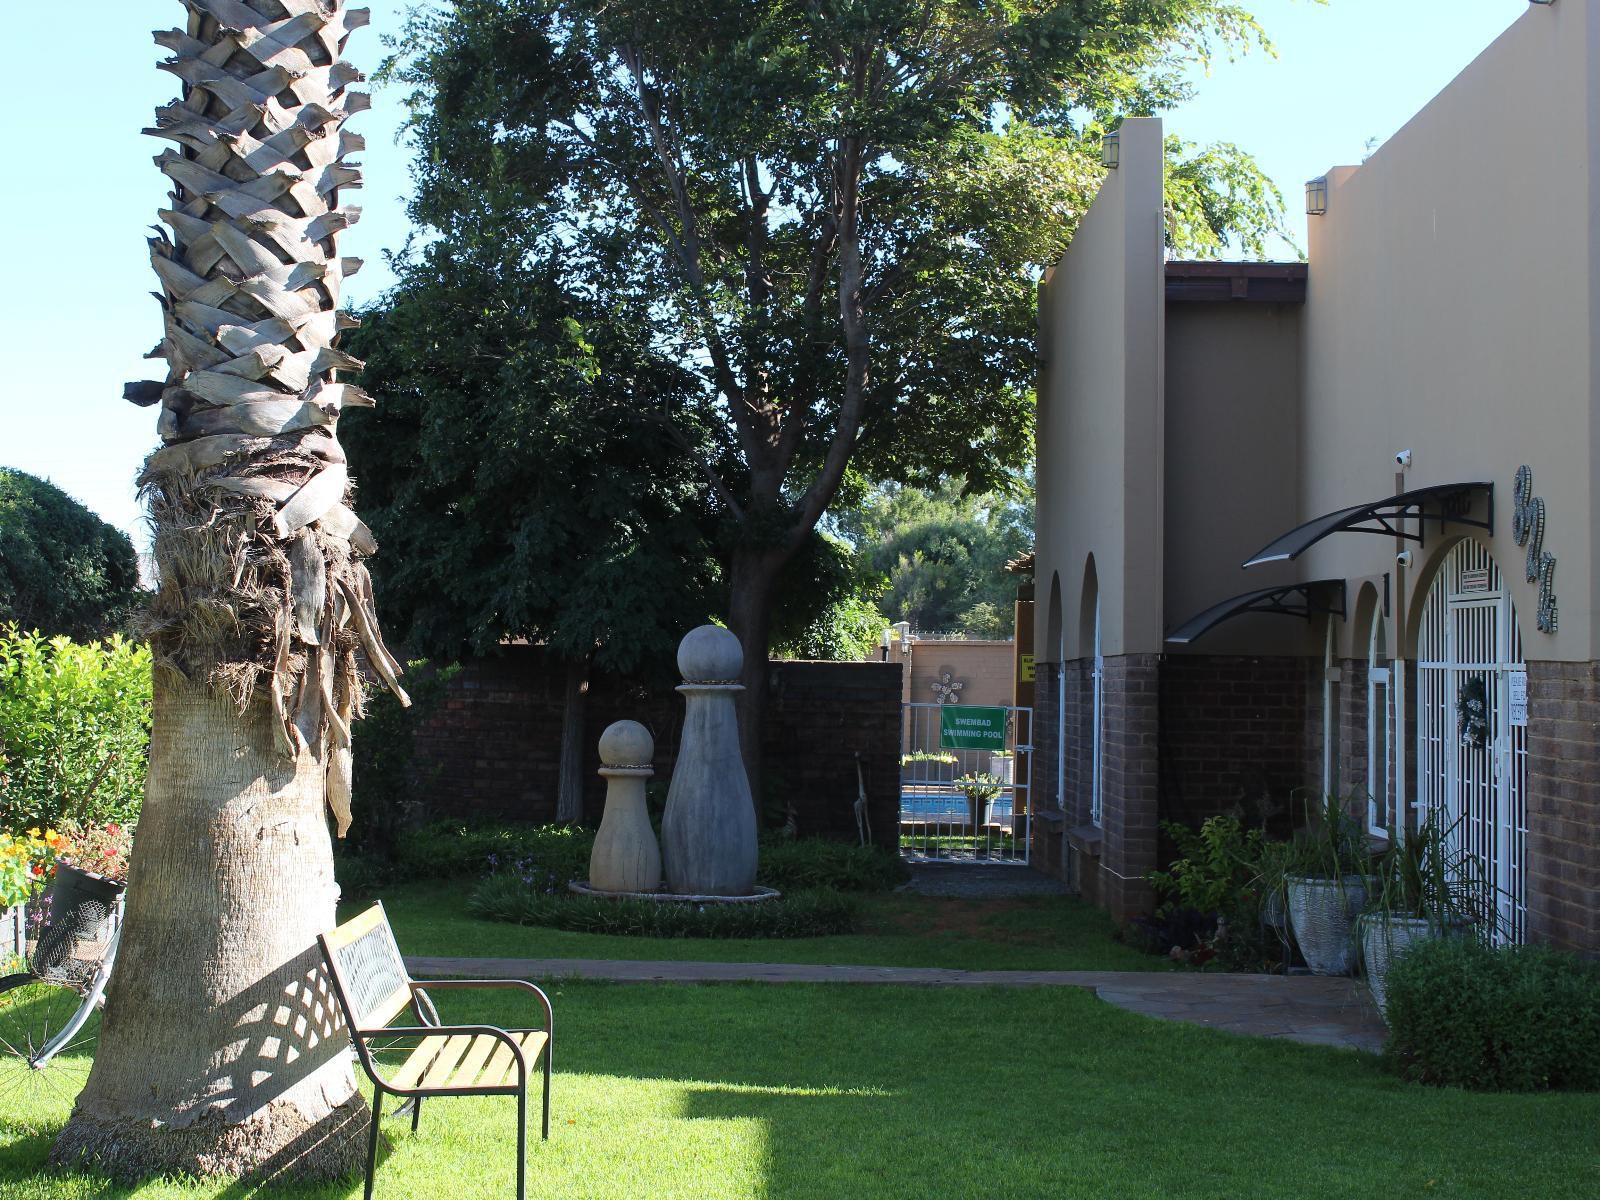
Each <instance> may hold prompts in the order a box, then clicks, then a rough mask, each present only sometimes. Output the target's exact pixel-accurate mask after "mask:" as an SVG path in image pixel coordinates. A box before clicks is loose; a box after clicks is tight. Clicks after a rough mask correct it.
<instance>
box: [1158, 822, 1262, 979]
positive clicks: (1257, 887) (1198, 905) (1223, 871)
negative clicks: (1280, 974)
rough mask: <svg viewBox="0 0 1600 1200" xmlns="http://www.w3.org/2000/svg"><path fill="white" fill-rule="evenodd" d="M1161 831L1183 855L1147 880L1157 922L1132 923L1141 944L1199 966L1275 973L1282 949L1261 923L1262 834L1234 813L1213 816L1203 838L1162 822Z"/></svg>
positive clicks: (1200, 833)
mask: <svg viewBox="0 0 1600 1200" xmlns="http://www.w3.org/2000/svg"><path fill="white" fill-rule="evenodd" d="M1161 831H1162V832H1163V833H1164V834H1166V835H1167V837H1169V838H1171V839H1172V842H1173V845H1174V846H1175V847H1176V848H1177V852H1178V857H1177V858H1176V859H1174V860H1173V862H1172V865H1171V866H1169V867H1168V868H1167V869H1166V870H1165V871H1152V872H1150V874H1149V875H1148V876H1147V878H1148V879H1149V881H1150V883H1151V885H1152V887H1154V889H1155V893H1156V897H1157V900H1158V905H1157V908H1156V911H1155V914H1154V915H1153V916H1152V917H1146V918H1139V919H1138V920H1136V921H1135V922H1134V924H1135V926H1136V927H1137V940H1138V941H1140V942H1143V943H1145V944H1148V945H1149V946H1150V947H1151V948H1153V949H1154V950H1155V951H1156V952H1157V953H1161V954H1167V955H1169V956H1171V957H1173V958H1175V959H1177V960H1179V961H1182V962H1187V963H1191V964H1193V965H1196V966H1200V965H1204V964H1206V963H1213V962H1214V963H1215V964H1216V965H1217V966H1220V967H1222V968H1224V969H1226V970H1230V971H1259V970H1261V969H1263V968H1264V967H1271V966H1272V965H1273V964H1274V963H1275V962H1276V961H1277V959H1278V953H1277V952H1278V947H1277V946H1276V945H1275V944H1274V942H1275V939H1273V938H1271V937H1269V936H1268V935H1267V933H1266V931H1265V930H1264V929H1263V927H1262V923H1261V896H1262V882H1261V875H1262V868H1263V856H1264V854H1265V853H1266V851H1265V847H1266V846H1267V842H1266V841H1265V838H1264V836H1263V834H1262V831H1261V830H1259V829H1248V828H1246V827H1245V826H1244V824H1243V822H1241V821H1240V820H1239V818H1238V817H1235V816H1231V815H1223V816H1214V817H1208V818H1207V819H1206V821H1205V822H1204V823H1203V824H1202V825H1201V826H1200V829H1199V831H1198V832H1196V831H1194V830H1191V829H1189V828H1187V827H1186V826H1183V825H1178V824H1175V823H1173V822H1170V821H1163V822H1162V823H1161Z"/></svg>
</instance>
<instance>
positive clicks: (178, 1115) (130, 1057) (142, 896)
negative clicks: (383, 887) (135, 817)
mask: <svg viewBox="0 0 1600 1200" xmlns="http://www.w3.org/2000/svg"><path fill="white" fill-rule="evenodd" d="M322 772H323V765H322V764H321V763H320V762H319V761H318V760H317V758H316V757H315V756H313V755H310V754H302V755H300V756H299V757H297V758H294V759H290V758H286V757H284V756H283V755H282V754H280V753H279V752H278V750H277V748H276V746H275V744H274V739H273V736H272V719H271V713H270V711H269V707H268V705H267V704H266V703H265V701H264V700H261V699H257V700H256V701H255V702H254V703H253V704H252V705H251V706H250V707H249V708H248V709H247V710H246V711H245V712H244V713H242V714H241V713H239V712H238V711H237V709H236V708H235V706H234V704H233V702H232V701H231V700H229V699H227V698H224V697H219V696H217V695H216V694H215V693H214V692H213V691H212V690H211V689H210V688H208V687H206V686H204V685H200V686H195V685H191V684H188V683H186V682H185V681H183V680H181V679H178V678H175V677H173V676H172V675H171V674H170V673H165V672H164V673H162V674H161V675H160V676H158V679H157V686H156V692H155V726H154V732H153V735H152V740H151V746H150V779H149V785H148V790H147V793H146V798H145V804H144V810H143V813H142V815H141V817H140V821H139V833H138V841H139V846H138V853H137V854H136V855H135V857H134V861H133V868H132V878H131V879H130V880H129V887H128V911H127V918H126V922H125V924H124V927H123V939H122V949H121V953H120V955H119V956H118V959H117V966H116V970H115V971H114V972H113V974H112V978H111V987H110V993H109V995H108V997H107V1002H106V1009H105V1017H104V1020H103V1022H102V1025H101V1032H100V1052H99V1054H98V1055H97V1056H96V1058H95V1063H94V1069H93V1071H92V1073H91V1075H90V1078H89V1083H88V1086H87V1087H86V1088H85V1089H84V1092H83V1094H82V1096H80V1097H79V1099H78V1103H77V1106H76V1108H75V1109H74V1111H73V1114H72V1120H71V1121H70V1123H69V1124H68V1125H67V1127H66V1129H65V1130H64V1131H63V1133H62V1134H61V1136H60V1138H59V1139H58V1140H57V1142H56V1146H55V1151H54V1157H55V1158H56V1159H57V1160H58V1161H65V1162H71V1161H76V1160H79V1159H82V1158H85V1157H87V1158H90V1159H92V1160H94V1161H95V1162H96V1164H97V1165H98V1166H99V1167H100V1168H101V1169H103V1170H107V1171H109V1172H111V1173H113V1174H115V1175H117V1176H120V1177H125V1178H133V1177H143V1176H149V1175H155V1174H166V1173H171V1172H181V1173H185V1174H194V1175H214V1174H221V1175H252V1176H256V1177H273V1178H276V1177H298V1176H307V1175H310V1176H322V1177H328V1176H333V1175H338V1174H342V1173H345V1172H347V1171H348V1170H350V1168H351V1167H352V1166H353V1165H355V1164H357V1163H359V1161H360V1153H361V1146H362V1142H363V1138H364V1132H365V1129H366V1125H367V1121H366V1107H365V1104H364V1102H363V1101H362V1098H361V1097H360V1096H359V1095H358V1094H357V1093H356V1089H355V1081H354V1076H353V1074H352V1071H351V1064H350V1059H349V1049H348V1039H347V1037H346V1034H345V1031H344V1029H343V1027H342V1026H341V1025H340V1024H339V1023H338V1022H337V1020H336V1017H335V1006H334V1005H333V1004H332V1003H331V997H330V994H329V992H328V991H327V987H326V984H325V982H324V981H323V979H322V972H321V965H320V960H319V958H318V955H317V952H316V948H315V947H316V935H317V934H318V933H319V932H322V931H323V930H325V929H327V928H329V927H330V926H331V925H332V924H333V923H334V901H335V898H336V896H337V889H336V887H335V885H334V880H333V862H332V857H331V849H330V844H329V834H328V823H327V820H326V817H325V809H324V806H323V796H322Z"/></svg>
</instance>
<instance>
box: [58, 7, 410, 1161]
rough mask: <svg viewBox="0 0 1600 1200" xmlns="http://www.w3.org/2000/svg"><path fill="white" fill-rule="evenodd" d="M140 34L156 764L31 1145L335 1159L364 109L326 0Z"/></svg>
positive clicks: (343, 1134) (374, 645) (345, 1135)
mask: <svg viewBox="0 0 1600 1200" xmlns="http://www.w3.org/2000/svg"><path fill="white" fill-rule="evenodd" d="M183 3H184V6H185V8H186V9H187V22H186V24H185V26H184V28H181V29H173V30H170V31H166V32H161V33H157V34H156V41H157V42H158V43H159V44H160V45H162V46H164V47H166V48H167V49H168V50H170V51H171V52H172V55H173V57H172V58H171V59H169V60H168V61H167V62H165V63H164V64H163V67H164V68H165V69H166V70H168V71H171V72H172V73H173V74H174V75H176V76H177V77H178V78H179V79H180V80H181V81H182V83H183V89H182V98H181V99H180V100H178V101H176V102H174V103H173V104H171V105H168V106H166V107H164V108H162V109H159V110H158V111H157V114H156V124H155V126H154V128H152V129H150V130H147V131H146V132H148V133H151V134H153V135H155V136H157V137H160V138H163V139H165V140H167V141H170V142H172V143H175V147H176V148H175V149H174V148H169V149H167V150H165V151H163V152H162V154H161V155H160V156H159V157H158V158H157V160H156V162H157V164H158V165H159V167H160V169H161V170H162V171H163V172H164V173H165V174H166V175H167V177H168V178H169V179H170V180H171V181H172V185H173V192H172V202H171V206H170V207H169V208H167V209H164V210H162V212H161V220H162V221H163V222H164V224H165V226H166V229H165V230H164V231H161V232H158V234H157V235H156V237H155V238H154V239H153V240H152V241H151V244H150V246H151V262H152V264H153V265H154V267H155V270H156V273H157V275H158V276H159V277H160V279H161V285H162V307H163V315H164V334H163V337H162V340H161V343H160V345H159V346H158V347H157V348H156V350H155V352H154V354H155V355H156V356H157V357H162V358H165V359H166V361H167V368H168V371H167V379H166V382H165V384H159V383H157V384H133V385H130V386H129V391H128V396H129V398H130V399H132V400H134V401H135V402H136V403H148V404H154V403H158V402H159V404H160V406H161V409H160V412H161V415H160V421H159V424H158V429H159V432H160V434H161V439H162V443H163V445H162V446H161V448H160V449H158V450H157V451H155V453H154V454H152V455H151V456H150V457H149V459H147V460H146V462H145V466H144V472H143V476H142V483H143V489H144V495H145V497H146V500H147V503H148V505H149V511H150V518H151V522H152V525H153V526H154V529H155V555H156V562H157V569H158V574H159V580H160V586H159V590H158V592H157V593H156V595H155V597H154V599H153V601H152V607H151V644H152V649H153V651H154V657H155V662H156V671H155V680H154V685H155V686H154V706H153V707H154V726H153V730H152V736H151V744H150V773H149V781H148V785H147V789H146V796H145V803H144V809H143V812H142V815H141V818H140V822H139V835H138V847H137V850H136V852H135V855H134V860H133V864H132V876H131V878H130V880H129V890H128V907H127V916H126V922H125V924H124V926H123V935H122V947H121V953H120V956H119V958H118V961H117V969H116V972H115V974H114V976H113V979H112V983H111V987H110V992H109V995H108V998H107V1006H106V1010H105V1018H104V1022H103V1025H102V1027H101V1035H100V1042H99V1050H98V1053H97V1054H96V1056H95V1062H94V1068H93V1070H92V1072H91V1074H90V1076H89V1081H88V1084H87V1086H86V1087H85V1088H84V1091H83V1093H82V1094H81V1095H80V1096H79V1097H78V1101H77V1104H76V1106H75V1107H74V1109H73V1113H72V1117H71V1119H70V1120H69V1121H68V1123H67V1125H66V1127H65V1128H64V1129H63V1130H62V1132H61V1135H60V1137H59V1138H58V1139H57V1141H56V1145H55V1149H54V1157H55V1158H56V1159H57V1160H58V1161H63V1162H73V1161H78V1160H81V1159H84V1158H88V1159H90V1160H93V1161H95V1162H97V1163H98V1164H99V1165H100V1166H101V1167H102V1168H104V1169H106V1170H109V1171H111V1172H112V1173H114V1174H117V1175H120V1176H142V1175H152V1174H163V1173H168V1172H183V1173H190V1174H228V1175H240V1174H242V1175H258V1176H259V1175H268V1176H275V1177H282V1176H293V1175H333V1174H342V1173H345V1172H346V1171H348V1170H349V1169H350V1168H351V1167H352V1166H354V1165H355V1164H357V1163H358V1162H359V1161H360V1152H361V1141H362V1136H361V1135H362V1134H363V1133H364V1131H365V1128H366V1109H365V1107H364V1105H363V1104H362V1103H361V1099H360V1097H359V1095H358V1094H357V1092H356V1089H355V1081H354V1078H353V1073H352V1070H351V1062H350V1057H349V1054H350V1052H349V1047H348V1041H347V1039H346V1037H345V1035H344V1031H343V1030H342V1029H340V1028H338V1027H337V1025H336V1023H335V1019H334V1017H333V1014H332V1011H331V1010H332V1006H331V1005H330V1004H329V1003H328V997H327V991H326V988H325V987H323V986H321V985H319V982H318V979H319V973H320V964H319V963H318V961H317V955H316V950H315V936H316V934H317V933H318V932H319V931H320V930H323V929H326V928H328V927H329V926H331V925H332V924H333V921H334V901H335V897H336V894H337V893H336V889H335V885H334V880H333V862H332V854H331V845H330V840H329V821H328V810H329V809H331V810H332V812H333V814H334V817H335V819H336V820H337V821H339V823H340V832H342V831H343V823H344V822H345V820H346V818H347V813H348V797H349V774H348V771H349V762H350V755H349V743H350V735H349V730H350V723H351V722H352V721H353V720H354V719H355V718H356V717H357V716H358V715H359V711H360V706H361V686H360V682H359V679H358V676H357V653H358V651H360V650H362V649H364V650H365V653H366V657H367V660H368V662H369V663H370V664H371V666H372V667H373V668H374V669H375V671H376V672H377V673H378V674H379V675H380V676H382V677H383V679H384V680H386V681H387V682H388V683H389V685H390V686H391V687H393V688H395V689H396V690H398V688H399V685H398V683H397V681H396V680H395V674H396V670H397V667H396V664H395V662H394V660H393V659H392V657H391V656H390V655H389V653H388V652H387V651H386V650H385V649H384V647H383V644H382V642H381V641H380V640H379V636H378V633H377V618H376V616H375V614H374V611H373V599H372V589H371V584H370V580H369V578H368V575H367V570H366V568H365V566H363V565H362V561H361V560H362V559H363V558H364V557H365V556H366V555H368V554H370V553H371V552H372V551H373V549H374V546H373V542H372V539H371V535H370V534H369V533H368V532H367V530H366V527H365V526H364V525H363V524H362V523H361V522H360V521H359V520H358V519H357V518H356V516H355V514H354V513H353V512H352V511H351V510H350V508H349V507H348V504H347V501H348V498H349V488H350V483H349V473H348V470H347V467H346V461H345V455H344V451H343V450H342V449H341V448H340V446H339V443H338V440H337V439H336V437H335V426H336V423H337V420H338V416H339V413H340V410H341V409H342V408H343V407H344V406H346V405H351V406H356V405H361V404H363V403H366V402H367V401H366V397H365V396H364V395H363V394H362V393H361V392H360V391H359V390H357V389H355V388H353V387H351V386H350V385H348V384H345V383H341V382H338V378H337V372H339V371H342V370H348V369H351V368H353V367H355V366H356V365H357V364H356V362H355V361H354V360H353V359H351V358H350V357H349V356H348V355H346V354H344V353H342V352H341V351H339V350H337V349H335V347H334V342H335V339H336V336H337V334H338V333H339V330H340V329H341V328H342V327H343V325H344V323H345V322H344V320H343V319H342V318H341V317H340V316H339V315H338V314H337V312H336V311H335V310H336V307H337V304H338V299H339V291H340V283H341V280H342V279H343V277H344V276H345V275H348V274H349V273H350V272H352V271H353V270H355V269H356V267H357V266H358V265H359V264H358V263H357V262H356V260H353V259H348V258H342V257H341V256H340V255H339V252H338V248H337V242H338V235H339V233H340V231H341V230H343V229H344V228H345V227H346V226H347V225H349V224H350V223H351V222H352V221H353V220H354V219H355V212H354V211H353V210H350V209H347V208H345V207H343V206H342V205H341V203H340V189H342V188H344V187H348V186H351V185H354V184H355V183H356V182H357V180H358V179H359V172H358V171H357V170H356V169H355V168H354V167H352V166H351V165H349V164H348V163H346V162H345V161H344V157H345V155H346V154H347V153H349V152H351V151H354V150H357V149H359V148H360V145H361V141H360V139H359V138H357V137H354V136H353V135H350V134H347V133H344V132H342V130H341V126H342V125H343V124H344V121H345V118H346V117H347V116H348V115H349V114H351V113H353V112H358V111H360V110H361V109H362V108H364V107H366V103H365V101H366V97H365V96H364V95H362V94H361V93H359V92H353V91H351V90H349V85H350V84H352V83H354V82H355V81H356V80H358V79H359V78H360V75H359V73H358V72H357V71H356V70H355V69H354V68H353V67H352V66H350V64H349V63H347V62H344V61H342V59H341V53H342V50H343V47H344V44H345V40H346V38H347V36H348V34H349V33H350V31H351V30H352V29H354V28H355V27H357V26H359V25H361V24H364V23H365V21H366V18H367V13H366V11H365V10H361V9H346V8H345V7H344V5H343V3H341V2H340V0H183Z"/></svg>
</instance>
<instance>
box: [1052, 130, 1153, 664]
mask: <svg viewBox="0 0 1600 1200" xmlns="http://www.w3.org/2000/svg"><path fill="white" fill-rule="evenodd" d="M1161 146H1162V134H1161V122H1160V121H1159V120H1158V119H1155V118H1136V119H1129V120H1127V121H1124V122H1123V124H1122V131H1121V163H1122V165H1121V167H1120V168H1119V169H1118V170H1115V171H1110V172H1108V173H1107V176H1106V180H1105V182H1104V184H1102V186H1101V188H1100V192H1099V194H1098V195H1097V196H1096V198H1095V201H1094V203H1093V204H1092V205H1091V206H1090V208H1089V211H1088V212H1087V213H1085V214H1084V217H1083V220H1082V222H1081V223H1080V224H1079V227H1078V230H1077V233H1076V234H1075V236H1074V238H1073V242H1072V246H1071V247H1070V248H1069V249H1068V251H1067V253H1066V255H1065V256H1064V257H1063V258H1062V260H1061V262H1060V263H1058V264H1057V265H1056V267H1055V268H1054V270H1053V271H1052V272H1051V273H1050V274H1049V276H1048V277H1047V279H1046V282H1045V284H1044V286H1043V287H1042V288H1041V291H1040V314H1039V321H1040V347H1041V351H1042V354H1043V358H1044V361H1043V362H1042V364H1041V367H1040V377H1039V393H1038V394H1039V427H1038V455H1039V461H1040V462H1041V463H1045V464H1049V466H1048V468H1047V469H1046V470H1042V471H1041V472H1040V474H1039V478H1038V497H1037V505H1038V516H1037V520H1038V525H1037V530H1036V549H1037V556H1038V557H1037V568H1036V574H1035V578H1036V580H1037V582H1038V588H1039V596H1040V599H1041V600H1042V601H1043V603H1041V604H1040V605H1038V608H1037V620H1036V636H1037V641H1036V646H1037V654H1038V657H1039V659H1040V660H1041V661H1047V662H1050V661H1056V660H1057V658H1058V657H1059V654H1060V651H1059V649H1058V647H1057V645H1056V643H1055V641H1054V640H1053V638H1052V636H1051V630H1052V628H1053V622H1052V613H1051V608H1052V605H1051V602H1050V601H1051V596H1052V586H1051V585H1052V580H1054V579H1057V578H1058V579H1059V592H1060V597H1061V604H1062V608H1063V611H1064V612H1065V613H1066V614H1067V616H1066V618H1065V620H1064V621H1062V622H1061V623H1060V624H1061V626H1062V633H1063V635H1064V637H1065V639H1066V657H1067V658H1069V659H1070V658H1079V657H1083V656H1085V655H1087V654H1089V653H1090V652H1091V648H1090V647H1089V646H1088V645H1085V644H1083V641H1084V639H1083V638H1082V637H1081V635H1080V629H1079V624H1078V622H1077V621H1076V620H1075V619H1074V618H1075V614H1076V613H1077V610H1078V601H1079V597H1080V596H1081V594H1082V591H1083V581H1084V570H1085V565H1086V563H1087V562H1088V561H1089V558H1090V556H1091V555H1093V557H1094V561H1095V569H1096V573H1097V575H1098V578H1099V582H1100V602H1101V625H1102V628H1101V637H1102V649H1103V650H1104V652H1105V653H1106V654H1108V655H1109V654H1124V653H1136V652H1153V651H1156V650H1159V649H1160V644H1161V636H1162V629H1161V623H1162V603H1161V599H1162V597H1161V554H1160V546H1161V520H1162V503H1161V492H1162V470H1163V468H1162V442H1161V423H1162V417H1161V403H1162V396H1161V379H1162V355H1163V325H1164V313H1163V303H1162V297H1163V294H1164V292H1163V279H1162V261H1163V234H1162V218H1161V211H1162V209H1161V196H1162V150H1161Z"/></svg>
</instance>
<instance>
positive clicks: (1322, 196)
mask: <svg viewBox="0 0 1600 1200" xmlns="http://www.w3.org/2000/svg"><path fill="white" fill-rule="evenodd" d="M1327 211H1328V177H1327V176H1326V175H1318V176H1317V177H1316V178H1315V179H1308V180H1306V212H1307V213H1308V214H1309V215H1311V216H1313V217H1320V216H1321V215H1322V214H1323V213H1325V212H1327Z"/></svg>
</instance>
